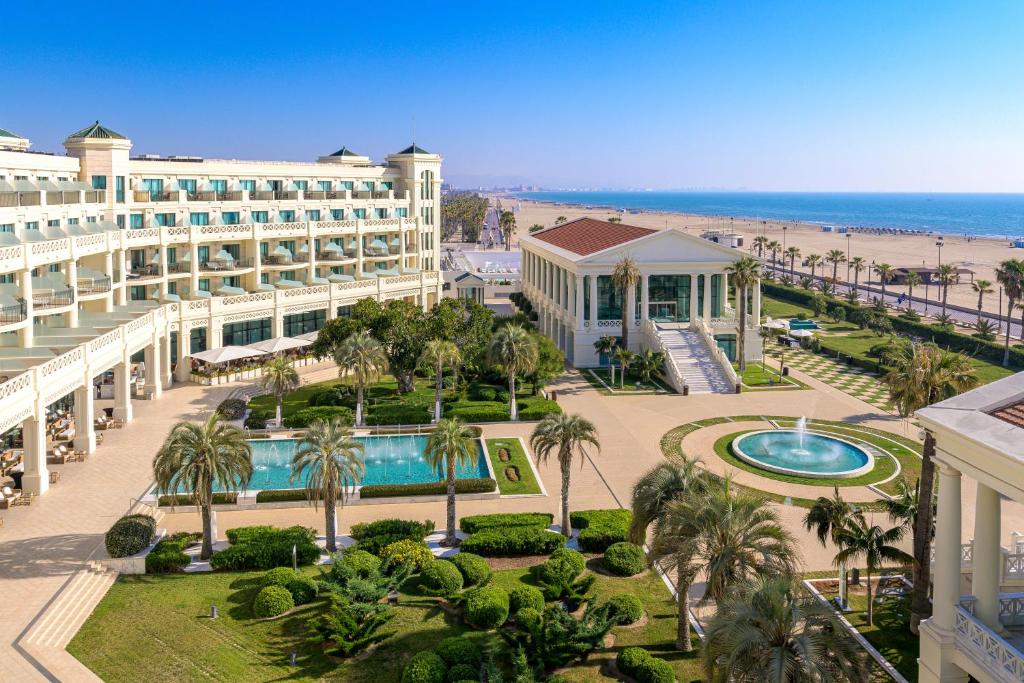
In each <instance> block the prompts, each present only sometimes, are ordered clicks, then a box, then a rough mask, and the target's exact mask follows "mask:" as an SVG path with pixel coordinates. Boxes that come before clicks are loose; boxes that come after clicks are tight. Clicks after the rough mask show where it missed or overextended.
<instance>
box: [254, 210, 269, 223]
mask: <svg viewBox="0 0 1024 683" xmlns="http://www.w3.org/2000/svg"><path fill="white" fill-rule="evenodd" d="M250 215H251V216H252V222H253V223H266V222H267V221H268V220H269V216H268V215H267V212H266V211H253V212H251V214H250Z"/></svg>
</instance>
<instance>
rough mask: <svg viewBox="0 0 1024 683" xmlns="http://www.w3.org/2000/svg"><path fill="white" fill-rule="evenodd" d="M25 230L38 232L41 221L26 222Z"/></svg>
mask: <svg viewBox="0 0 1024 683" xmlns="http://www.w3.org/2000/svg"><path fill="white" fill-rule="evenodd" d="M25 229H26V230H38V229H39V221H25Z"/></svg>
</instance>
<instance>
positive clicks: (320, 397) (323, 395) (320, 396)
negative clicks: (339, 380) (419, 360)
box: [309, 384, 348, 406]
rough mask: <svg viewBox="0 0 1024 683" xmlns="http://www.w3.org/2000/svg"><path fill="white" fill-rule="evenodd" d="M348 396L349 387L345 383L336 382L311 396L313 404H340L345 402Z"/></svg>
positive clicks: (310, 403)
mask: <svg viewBox="0 0 1024 683" xmlns="http://www.w3.org/2000/svg"><path fill="white" fill-rule="evenodd" d="M347 397H348V387H346V386H345V385H344V384H335V385H334V386H332V387H328V388H326V389H321V390H320V391H314V392H313V395H312V396H310V397H309V405H311V406H340V405H344V404H345V399H346V398H347Z"/></svg>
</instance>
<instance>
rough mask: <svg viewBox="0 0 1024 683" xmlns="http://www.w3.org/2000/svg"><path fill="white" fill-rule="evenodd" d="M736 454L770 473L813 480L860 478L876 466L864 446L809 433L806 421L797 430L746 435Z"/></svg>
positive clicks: (738, 441) (739, 439) (734, 448)
mask: <svg viewBox="0 0 1024 683" xmlns="http://www.w3.org/2000/svg"><path fill="white" fill-rule="evenodd" d="M732 451H733V453H734V454H735V455H736V457H737V458H739V459H740V460H743V461H744V462H746V463H748V464H750V465H754V466H755V467H760V468H761V469H764V470H768V471H769V472H778V473H780V474H791V475H794V476H798V477H809V478H812V479H846V478H849V477H858V476H860V475H862V474H866V473H867V472H870V471H871V469H872V468H873V467H874V466H875V459H874V457H872V455H871V454H870V453H868V452H867V451H866V450H864V449H863V448H861V447H860V446H857V445H856V444H853V443H850V442H849V441H845V440H843V439H840V438H837V437H834V436H827V435H825V434H819V433H816V432H808V431H807V421H806V420H805V419H804V418H800V421H799V422H797V426H796V429H768V430H764V431H759V432H749V433H747V434H743V435H742V436H739V437H737V438H736V439H734V440H733V442H732Z"/></svg>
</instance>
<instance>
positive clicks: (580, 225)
mask: <svg viewBox="0 0 1024 683" xmlns="http://www.w3.org/2000/svg"><path fill="white" fill-rule="evenodd" d="M654 232H658V231H657V230H652V229H651V228H639V227H637V226H635V225H623V224H622V223H609V222H607V221H599V220H596V219H594V218H577V219H576V220H574V221H569V222H568V223H562V224H561V225H556V226H555V227H553V228H548V229H547V230H542V231H540V232H535V233H534V234H533V235H532V237H535V238H536V239H539V240H541V241H542V242H547V243H548V244H550V245H552V246H555V247H559V248H560V249H565V250H566V251H571V252H573V253H574V254H579V255H580V256H589V255H590V254H596V253H597V252H599V251H603V250H605V249H608V248H610V247H616V246H618V245H620V244H625V243H626V242H632V241H633V240H635V239H640V238H641V237H646V236H647V235H650V234H651V233H654Z"/></svg>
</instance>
